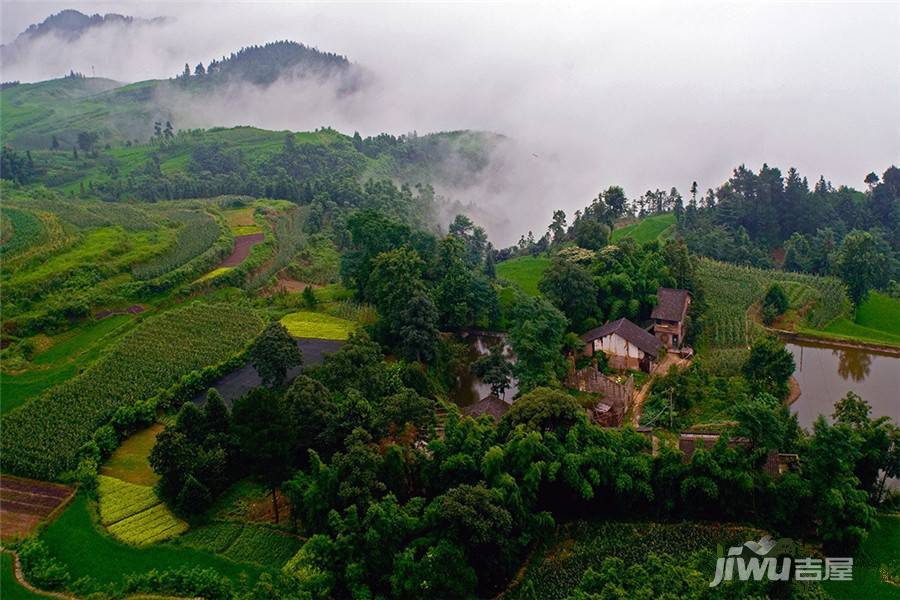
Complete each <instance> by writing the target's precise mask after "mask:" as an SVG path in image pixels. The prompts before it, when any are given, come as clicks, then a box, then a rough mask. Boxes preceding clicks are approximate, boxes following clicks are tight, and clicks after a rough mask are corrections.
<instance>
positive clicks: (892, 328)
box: [809, 292, 900, 346]
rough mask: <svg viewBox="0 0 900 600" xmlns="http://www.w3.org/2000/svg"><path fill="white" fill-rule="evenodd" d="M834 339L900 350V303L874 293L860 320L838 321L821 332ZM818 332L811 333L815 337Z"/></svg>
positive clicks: (859, 310) (860, 312)
mask: <svg viewBox="0 0 900 600" xmlns="http://www.w3.org/2000/svg"><path fill="white" fill-rule="evenodd" d="M818 332H824V333H827V334H831V335H833V336H834V337H840V338H847V339H857V340H862V341H868V342H873V343H878V344H890V345H894V346H900V300H897V299H896V298H891V297H890V296H887V295H885V294H882V293H879V292H871V293H870V294H869V297H868V298H867V299H866V301H865V302H863V303H862V304H860V305H859V308H857V310H856V319H855V320H853V321H851V320H850V319H848V318H846V317H842V318H838V319H835V320H834V321H832V322H831V323H829V324H828V325H827V326H826V327H825V328H824V329H821V330H818ZM818 332H817V331H816V330H810V331H809V333H811V334H813V335H815V334H816V333H818Z"/></svg>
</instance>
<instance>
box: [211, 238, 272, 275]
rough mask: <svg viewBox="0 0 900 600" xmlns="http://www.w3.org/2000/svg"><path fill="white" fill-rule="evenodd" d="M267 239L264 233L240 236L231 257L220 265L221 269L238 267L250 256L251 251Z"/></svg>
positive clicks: (236, 239) (236, 240) (235, 241)
mask: <svg viewBox="0 0 900 600" xmlns="http://www.w3.org/2000/svg"><path fill="white" fill-rule="evenodd" d="M265 239H266V234H264V233H252V234H250V235H239V236H236V237H235V238H234V250H233V251H232V252H231V256H229V257H228V258H226V259H225V260H223V261H222V262H220V263H219V267H236V266H238V265H239V264H241V263H242V262H244V260H246V258H247V257H248V256H249V255H250V250H251V249H252V248H253V246H255V245H256V244H261V243H262V242H263V240H265Z"/></svg>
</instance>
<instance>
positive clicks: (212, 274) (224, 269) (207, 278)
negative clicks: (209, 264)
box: [194, 267, 234, 283]
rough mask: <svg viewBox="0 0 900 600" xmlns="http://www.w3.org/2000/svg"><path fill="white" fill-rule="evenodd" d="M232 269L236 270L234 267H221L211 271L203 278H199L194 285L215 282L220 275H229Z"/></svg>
mask: <svg viewBox="0 0 900 600" xmlns="http://www.w3.org/2000/svg"><path fill="white" fill-rule="evenodd" d="M232 269H234V267H219V268H217V269H213V270H212V271H210V272H209V273H207V274H206V275H204V276H203V277H200V278H198V279H197V280H196V281H195V282H194V283H200V282H201V281H210V280H213V279H215V278H216V277H218V276H219V275H222V274H224V273H227V272H228V271H231V270H232Z"/></svg>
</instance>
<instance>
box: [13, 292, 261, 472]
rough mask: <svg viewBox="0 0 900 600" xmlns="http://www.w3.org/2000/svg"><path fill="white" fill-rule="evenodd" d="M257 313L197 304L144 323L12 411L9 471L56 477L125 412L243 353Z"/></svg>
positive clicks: (252, 334) (254, 328) (256, 322)
mask: <svg viewBox="0 0 900 600" xmlns="http://www.w3.org/2000/svg"><path fill="white" fill-rule="evenodd" d="M262 325H263V324H262V321H261V320H260V319H259V317H258V316H256V315H255V314H254V313H253V312H252V311H250V310H247V309H244V308H241V307H238V306H229V305H208V304H203V303H194V304H190V305H188V306H185V307H182V308H178V309H175V310H172V311H169V312H167V313H164V314H162V315H159V316H158V317H156V318H154V319H151V320H148V321H146V322H144V323H142V324H141V325H140V326H139V327H137V328H136V329H135V330H134V331H132V332H131V333H129V334H128V335H127V336H125V337H124V338H123V339H122V340H121V341H120V342H119V343H118V344H117V345H116V346H115V347H114V348H113V349H112V350H111V351H110V352H109V353H108V354H106V355H105V356H103V357H102V358H101V359H100V360H99V361H97V362H96V363H94V364H93V365H92V366H91V367H90V368H88V369H87V370H86V371H85V372H84V373H82V374H80V375H79V376H77V377H75V378H73V379H71V380H69V381H67V382H66V383H63V384H62V385H59V386H57V387H55V388H53V389H51V390H49V391H48V392H46V393H45V394H44V395H43V396H41V397H39V398H35V399H33V400H32V401H30V402H28V403H27V404H25V405H23V406H21V407H19V408H18V409H16V410H14V411H12V412H10V413H9V414H8V415H6V416H5V418H4V423H3V429H2V431H0V456H2V464H3V468H4V470H6V471H12V472H15V473H17V474H22V475H29V476H33V477H40V478H45V479H47V478H52V477H55V476H57V475H58V474H59V473H61V472H63V471H65V470H66V469H69V468H72V467H73V466H74V464H73V463H74V461H75V459H76V455H77V452H78V449H79V448H80V447H81V446H82V444H84V443H85V442H87V441H88V440H89V439H90V437H91V435H92V434H93V432H94V431H95V430H96V429H97V428H98V427H100V426H101V425H103V424H104V423H105V422H106V421H107V420H108V419H109V418H110V417H111V416H112V414H113V412H115V410H116V408H118V407H119V406H123V405H127V404H133V403H135V402H138V401H142V400H147V399H148V398H151V397H152V396H153V395H154V394H156V393H158V392H159V390H161V389H166V388H168V387H170V386H172V385H174V384H176V383H178V382H179V380H180V379H181V377H183V376H184V375H187V374H188V373H190V372H192V371H194V370H197V369H202V368H204V367H207V366H210V365H216V364H219V363H221V362H224V361H225V360H227V359H229V358H231V357H232V356H234V355H235V354H237V353H238V352H240V351H242V350H243V349H244V348H245V347H246V345H247V344H248V343H249V342H250V341H251V340H252V339H253V338H254V337H255V336H256V335H257V334H258V333H259V332H260V330H261V329H262Z"/></svg>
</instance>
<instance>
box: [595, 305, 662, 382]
mask: <svg viewBox="0 0 900 600" xmlns="http://www.w3.org/2000/svg"><path fill="white" fill-rule="evenodd" d="M581 339H582V341H583V342H584V353H585V354H587V355H588V356H593V355H594V353H595V352H603V353H604V354H606V357H607V359H608V360H609V365H610V366H611V367H612V368H614V369H640V370H641V371H644V372H646V373H649V372H650V371H652V370H653V369H654V368H655V367H656V362H657V358H658V357H659V349H660V346H661V344H660V342H659V340H658V339H656V338H655V337H654V336H653V335H652V334H651V333H649V332H647V331H646V330H644V329H641V328H640V327H639V326H637V325H635V324H634V323H632V322H631V321H629V320H628V319H624V318H623V319H617V320H615V321H610V322H609V323H606V324H605V325H602V326H600V327H597V328H595V329H591V330H590V331H588V332H587V333H585V334H584V335H582V336H581Z"/></svg>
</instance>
